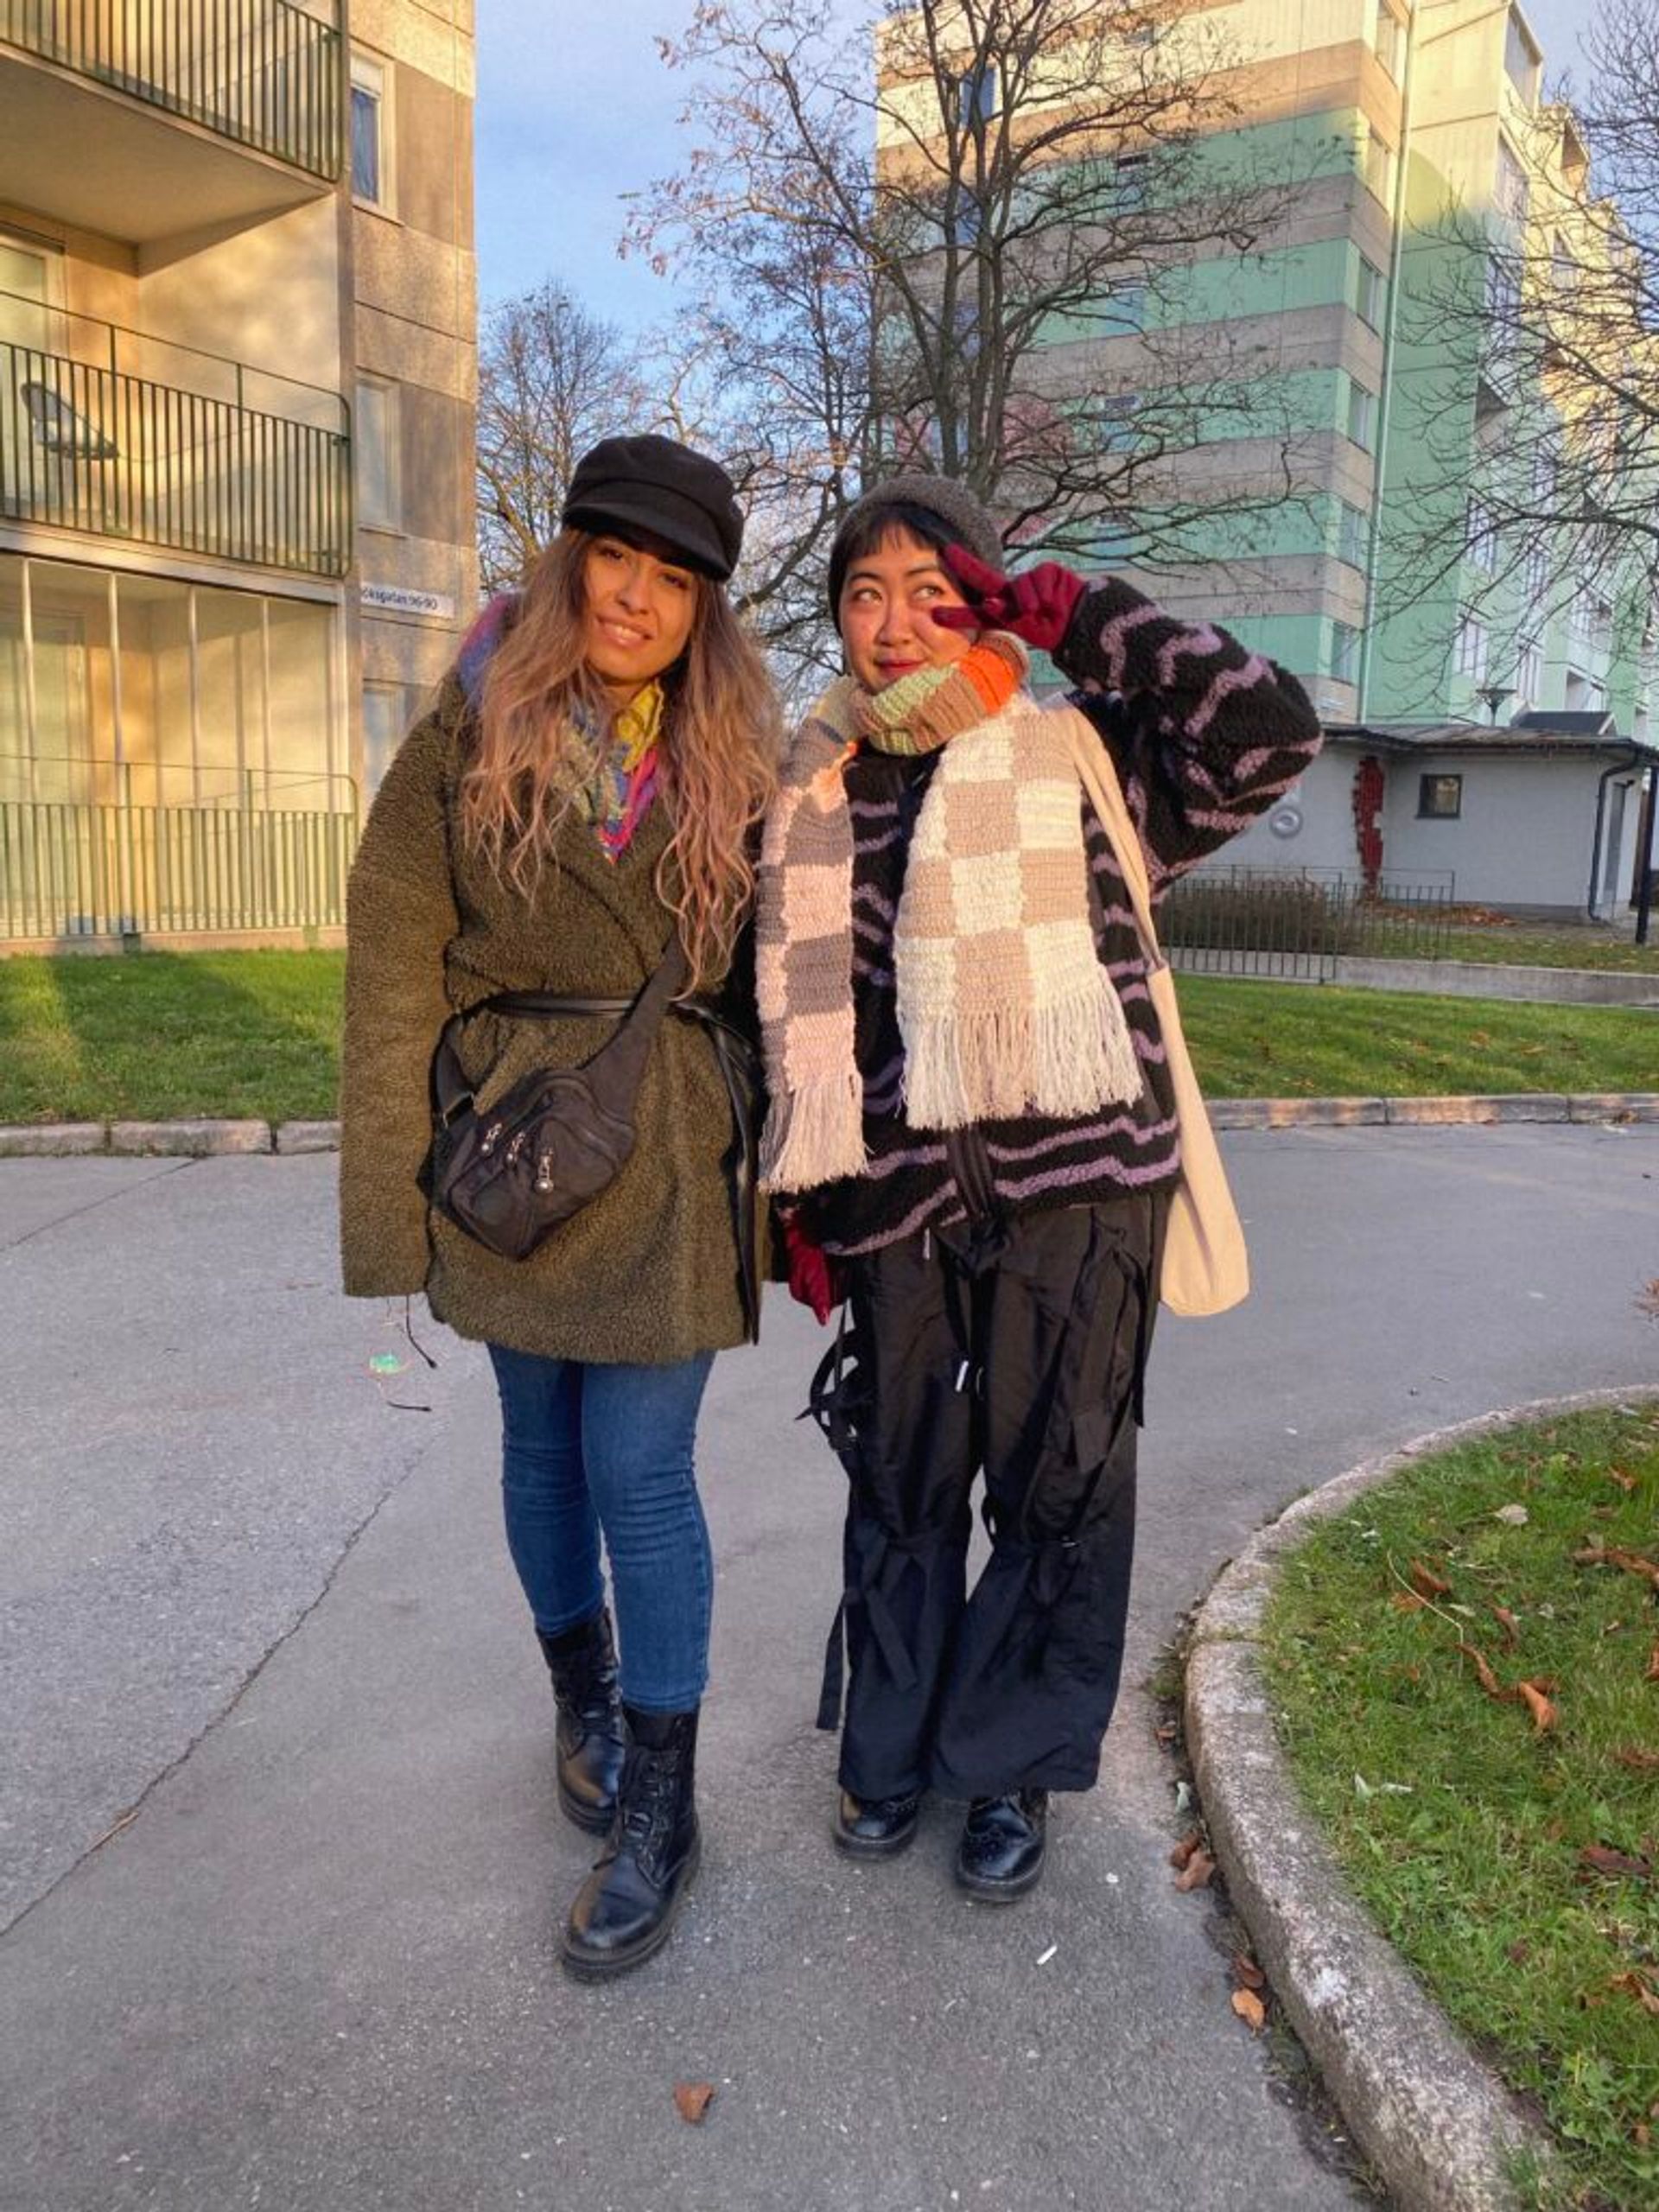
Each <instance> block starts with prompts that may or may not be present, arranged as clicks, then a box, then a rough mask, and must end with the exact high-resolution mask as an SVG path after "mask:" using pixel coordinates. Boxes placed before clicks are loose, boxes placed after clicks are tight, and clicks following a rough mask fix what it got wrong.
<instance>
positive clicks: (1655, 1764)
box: [1613, 1744, 1659, 1774]
mask: <svg viewBox="0 0 1659 2212" xmlns="http://www.w3.org/2000/svg"><path fill="white" fill-rule="evenodd" d="M1613 1758H1614V1759H1615V1761H1616V1762H1617V1763H1618V1765H1620V1766H1624V1767H1628V1768H1629V1769H1630V1772H1631V1773H1632V1774H1654V1773H1659V1751H1643V1748H1642V1746H1641V1745H1640V1744H1626V1745H1624V1748H1623V1750H1621V1751H1615V1752H1614V1753H1613Z"/></svg>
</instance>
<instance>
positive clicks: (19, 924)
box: [0, 799, 358, 943]
mask: <svg viewBox="0 0 1659 2212" xmlns="http://www.w3.org/2000/svg"><path fill="white" fill-rule="evenodd" d="M357 837H358V821H357V816H356V813H355V811H353V812H352V813H349V814H346V813H334V814H320V813H309V812H296V811H290V810H288V809H285V808H279V807H273V808H254V809H249V808H240V807H222V806H118V805H107V806H106V805H74V804H64V803H61V802H58V801H48V800H41V799H11V800H0V941H4V940H7V939H10V940H11V941H13V942H17V941H19V940H22V941H26V942H29V943H39V942H41V941H42V940H57V941H61V942H66V943H68V942H73V941H74V940H76V939H79V938H89V937H133V936H138V937H143V936H147V935H150V934H155V933H163V934H173V933H177V934H181V935H182V934H189V933H205V932H208V931H212V932H219V931H242V930H247V931H263V930H292V929H327V928H332V927H337V926H339V925H343V923H344V922H345V919H346V876H347V875H348V874H349V873H350V870H351V864H352V855H353V852H354V851H355V849H356V847H357Z"/></svg>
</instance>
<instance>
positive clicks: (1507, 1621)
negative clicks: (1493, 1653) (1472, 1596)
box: [1492, 1605, 1521, 1651]
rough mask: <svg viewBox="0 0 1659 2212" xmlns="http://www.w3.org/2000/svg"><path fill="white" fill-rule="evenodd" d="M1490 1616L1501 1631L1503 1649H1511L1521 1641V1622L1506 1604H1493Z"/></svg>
mask: <svg viewBox="0 0 1659 2212" xmlns="http://www.w3.org/2000/svg"><path fill="white" fill-rule="evenodd" d="M1492 1618H1494V1619H1495V1620H1496V1621H1497V1624H1498V1626H1499V1627H1500V1628H1501V1629H1502V1630H1503V1649H1505V1650H1506V1651H1513V1650H1514V1649H1516V1646H1517V1645H1518V1644H1519V1643H1520V1641H1521V1624H1520V1622H1519V1621H1518V1620H1516V1618H1515V1615H1514V1614H1513V1613H1512V1612H1511V1611H1510V1609H1509V1607H1508V1606H1507V1605H1494V1606H1493V1607H1492Z"/></svg>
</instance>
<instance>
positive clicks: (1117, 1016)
mask: <svg viewBox="0 0 1659 2212" xmlns="http://www.w3.org/2000/svg"><path fill="white" fill-rule="evenodd" d="M1026 666H1027V660H1026V653H1025V649H1024V647H1023V646H1022V645H1020V643H1019V641H1018V639H1014V638H1012V637H1008V636H1006V635H1004V634H1002V633H1001V632H994V633H992V634H991V635H989V636H988V637H986V638H983V639H981V640H980V642H979V643H978V645H976V646H975V647H974V648H973V650H972V651H971V652H969V654H968V655H967V656H966V658H964V659H963V660H961V661H957V662H953V663H951V664H949V665H948V666H946V667H944V668H943V669H924V670H918V671H915V672H914V673H913V674H912V675H911V676H907V677H902V678H901V679H900V680H899V683H894V684H891V685H889V686H888V687H887V689H886V690H882V691H880V692H877V693H874V694H872V693H869V692H866V691H864V690H861V688H860V687H859V686H858V685H857V684H856V683H854V682H853V681H852V680H851V679H850V678H849V677H842V679H841V680H840V682H838V683H835V684H832V685H831V686H830V688H829V690H828V691H827V692H826V693H825V694H824V696H823V698H822V699H821V700H820V701H819V702H818V703H817V706H816V707H815V708H814V709H813V710H812V712H811V714H810V715H808V716H807V718H806V720H805V721H804V723H803V724H802V726H801V728H800V730H799V732H798V734H797V736H796V739H795V741H794V743H793V745H792V746H791V749H790V755H789V759H788V760H787V762H786V764H785V770H784V775H783V781H782V786H781V789H780V791H779V798H778V799H777V801H776V803H775V804H774V806H773V808H772V812H771V814H770V815H769V816H768V817H767V822H766V832H765V836H764V840H763V843H762V850H761V862H760V898H759V933H758V940H757V977H756V983H757V991H758V995H759V999H760V1019H761V1035H762V1042H763V1045H764V1048H765V1052H766V1080H767V1088H768V1091H769V1094H770V1101H771V1103H770V1107H769V1110H768V1115H767V1120H766V1130H765V1133H764V1135H763V1136H762V1139H761V1154H760V1166H761V1178H762V1180H763V1181H764V1182H765V1183H766V1184H767V1185H769V1186H770V1187H772V1188H773V1189H777V1190H784V1191H804V1190H810V1189H811V1188H812V1187H813V1186H814V1185H817V1184H819V1183H824V1182H828V1181H830V1180H832V1179H834V1178H836V1176H840V1175H855V1174H858V1173H861V1171H862V1168H863V1166H864V1141H863V1096H862V1088H861V1083H860V1078H859V1074H858V1068H857V1064H856V1060H855V1053H854V1010H853V983H852V963H853V931H852V878H853V826H852V817H851V814H850V812H849V808H848V804H847V796H846V787H845V783H844V779H843V770H844V768H845V766H846V763H847V761H848V760H849V758H850V757H851V755H852V753H853V752H854V751H855V750H856V747H857V744H858V743H859V741H868V742H869V743H871V744H874V745H875V746H876V747H878V748H879V749H880V750H882V751H885V752H893V753H926V752H931V751H933V750H935V749H936V748H938V747H941V746H944V747H948V749H947V750H946V752H945V754H944V759H943V760H941V761H940V763H939V765H938V767H937V768H936V769H935V771H934V772H933V774H932V776H931V779H930V780H929V784H928V788H927V791H926V794H925V798H924V799H923V802H922V806H921V810H920V813H919V815H918V818H917V823H916V829H915V832H914V835H913V836H912V841H911V846H910V851H909V855H908V857H907V862H906V873H905V887H904V892H903V894H902V896H901V899H900V900H899V915H898V921H897V926H896V928H895V931H894V937H893V963H894V968H895V970H896V981H897V986H898V1001H899V1007H898V1010H899V1033H900V1035H901V1038H902V1039H903V1042H904V1048H905V1111H906V1119H907V1120H908V1122H910V1124H911V1126H912V1128H963V1127H965V1126H966V1125H968V1124H969V1123H970V1122H978V1121H985V1120H1006V1119H1014V1118H1016V1117H1017V1116H1020V1115H1021V1114H1024V1113H1027V1112H1031V1113H1039V1114H1043V1115H1048V1116H1057V1117H1059V1116H1071V1115H1077V1114H1084V1113H1089V1112H1091V1111H1093V1110H1094V1109H1095V1108H1096V1107H1098V1106H1100V1105H1103V1104H1105V1103H1108V1102H1109V1101H1122V1100H1128V1099H1132V1098H1135V1097H1136V1096H1139V1094H1140V1090H1141V1068H1140V1063H1139V1061H1138V1059H1137V1058H1136V1057H1135V1046H1134V1043H1133V1040H1132V1039H1131V1038H1130V1036H1129V1033H1128V1024H1127V1023H1126V1021H1125V1020H1124V1018H1123V1010H1122V1007H1121V1006H1120V1005H1119V1003H1118V999H1117V994H1116V991H1115V990H1114V989H1113V988H1112V985H1111V981H1110V978H1109V976H1107V974H1106V971H1105V969H1103V967H1102V966H1101V964H1100V958H1099V954H1098V952H1097V950H1096V944H1095V939H1094V931H1093V930H1092V928H1091V926H1090V915H1089V894H1088V882H1089V878H1088V859H1087V855H1085V853H1084V844H1083V821H1082V809H1081V800H1080V796H1079V791H1078V785H1077V775H1076V772H1075V771H1074V770H1073V768H1072V766H1071V737H1070V725H1069V721H1068V714H1069V710H1059V711H1056V710H1054V709H1044V708H1040V707H1039V706H1038V705H1037V704H1036V702H1034V701H1033V700H1032V699H1030V698H1028V697H1027V696H1024V695H1022V694H1018V687H1019V684H1020V680H1021V678H1022V677H1023V676H1024V674H1025V671H1026ZM1016 695H1018V696H1016Z"/></svg>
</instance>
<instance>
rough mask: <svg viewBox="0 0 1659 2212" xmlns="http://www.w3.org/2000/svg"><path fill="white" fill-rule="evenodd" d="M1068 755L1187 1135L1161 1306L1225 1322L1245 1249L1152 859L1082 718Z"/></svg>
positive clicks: (1245, 1276) (1246, 1278)
mask: <svg viewBox="0 0 1659 2212" xmlns="http://www.w3.org/2000/svg"><path fill="white" fill-rule="evenodd" d="M1072 749H1073V756H1074V758H1075V760H1076V763H1077V775H1078V778H1079V779H1080V781H1081V782H1082V785H1083V787H1084V791H1087V792H1088V794H1089V798H1090V804H1091V805H1092V806H1093V807H1094V810H1095V812H1096V816H1097V817H1099V821H1100V824H1101V827H1102V828H1103V829H1104V830H1105V832H1106V835H1107V836H1108V837H1109V839H1110V840H1111V845H1112V850H1113V852H1114V853H1115V854H1116V857H1117V865H1118V868H1119V871H1120V872H1121V874H1122V878H1123V880H1124V882H1125V884H1126V885H1127V886H1128V893H1129V900H1130V904H1131V905H1132V906H1134V908H1135V922H1136V925H1137V926H1138V927H1139V929H1140V932H1141V950H1143V951H1144V953H1145V954H1146V957H1147V985H1148V987H1149V988H1150V989H1151V992H1152V1003H1153V1007H1154V1010H1155V1011H1156V1013H1157V1016H1158V1027H1159V1031H1160V1034H1161V1035H1162V1037H1163V1040H1164V1047H1165V1050H1166V1052H1167V1053H1168V1055H1169V1073H1170V1080H1171V1084H1172V1086H1173V1090H1174V1093H1175V1118H1176V1121H1177V1122H1178V1123H1179V1128H1180V1132H1181V1179H1180V1181H1179V1184H1178V1185H1176V1188H1175V1193H1174V1196H1173V1198H1172V1199H1171V1201H1170V1208H1169V1226H1168V1229H1167V1230H1166V1234H1165V1238H1164V1262H1163V1273H1162V1274H1161V1276H1160V1280H1159V1287H1158V1288H1159V1296H1160V1298H1161V1299H1162V1300H1163V1302H1164V1304H1165V1305H1166V1306H1168V1308H1169V1310H1170V1312H1171V1313H1181V1314H1185V1315H1187V1316H1189V1317H1192V1318H1196V1317H1197V1316H1198V1315H1200V1314H1205V1313H1225V1312H1226V1311H1227V1309H1228V1307H1229V1306H1236V1305H1237V1304H1238V1303H1239V1302H1240V1300H1243V1299H1245V1298H1248V1297H1249V1291H1250V1262H1249V1254H1248V1253H1247V1252H1246V1250H1245V1249H1244V1230H1243V1224H1241V1223H1240V1221H1239V1218H1238V1209H1237V1207H1236V1205H1234V1204H1233V1194H1232V1192H1231V1191H1230V1189H1229V1188H1228V1186H1227V1173H1226V1170H1225V1169H1224V1167H1223V1166H1222V1164H1221V1154H1220V1152H1219V1151H1218V1150H1217V1145H1216V1138H1215V1132H1214V1130H1213V1129H1211V1126H1210V1116H1209V1115H1208V1114H1207V1113H1206V1112H1205V1104H1204V1097H1203V1094H1202V1093H1201V1092H1200V1091H1199V1089H1198V1077H1196V1076H1195V1075H1194V1074H1193V1072H1192V1060H1191V1058H1189V1056H1188V1053H1187V1049H1186V1039H1185V1037H1184V1036H1183V1035H1182V1034H1181V1016H1180V1009H1179V1007H1177V1005H1176V1003H1175V979H1174V977H1173V976H1172V975H1171V974H1170V972H1169V963H1168V962H1167V961H1166V959H1165V958H1164V956H1163V952H1162V950H1161V949H1160V945H1159V943H1158V932H1157V931H1156V930H1155V929H1154V927H1153V921H1152V886H1151V883H1150V880H1148V877H1147V860H1146V855H1145V854H1144V853H1143V852H1142V851H1141V840H1140V837H1139V836H1138V835H1137V834H1136V831H1135V823H1133V822H1132V821H1131V819H1130V818H1129V810H1128V805H1127V804H1125V801H1124V798H1123V791H1122V785H1120V784H1119V782H1118V780H1117V771H1116V768H1115V767H1114V766H1112V760H1111V756H1110V754H1109V753H1108V752H1107V751H1106V748H1105V747H1104V746H1103V744H1102V742H1101V741H1100V739H1099V737H1098V736H1097V735H1096V732H1095V730H1094V728H1093V726H1092V725H1091V724H1090V722H1089V721H1087V720H1086V719H1085V717H1084V715H1077V716H1076V721H1075V724H1074V727H1073V729H1072Z"/></svg>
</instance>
